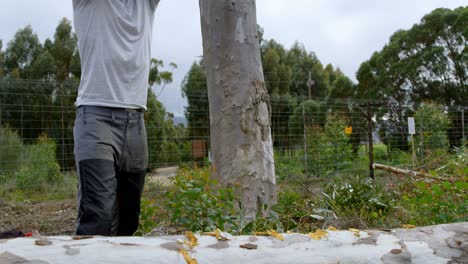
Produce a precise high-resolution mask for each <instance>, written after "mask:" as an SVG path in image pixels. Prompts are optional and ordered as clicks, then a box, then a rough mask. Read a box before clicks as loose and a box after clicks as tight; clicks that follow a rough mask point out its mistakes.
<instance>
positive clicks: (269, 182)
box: [200, 0, 277, 218]
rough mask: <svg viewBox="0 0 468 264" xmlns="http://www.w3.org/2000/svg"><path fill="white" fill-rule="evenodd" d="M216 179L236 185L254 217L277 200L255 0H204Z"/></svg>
mask: <svg viewBox="0 0 468 264" xmlns="http://www.w3.org/2000/svg"><path fill="white" fill-rule="evenodd" d="M200 11H201V25H202V36H203V51H204V63H205V70H206V76H207V83H208V94H209V104H210V119H211V149H212V153H213V165H214V168H213V172H214V173H213V177H214V178H216V179H217V180H218V181H219V182H220V183H222V184H224V185H231V186H233V187H235V189H236V191H237V192H238V194H239V195H240V202H241V204H242V207H243V208H244V209H245V210H246V215H247V217H248V218H253V217H254V216H255V214H256V213H257V212H260V210H261V208H262V207H263V205H266V206H270V205H273V204H275V203H276V201H277V194H276V177H275V167H274V161H273V144H272V139H271V132H270V103H269V96H268V91H267V89H266V87H265V82H264V77H263V71H262V63H261V57H260V47H259V39H258V35H257V18H256V3H255V0H217V1H213V0H200Z"/></svg>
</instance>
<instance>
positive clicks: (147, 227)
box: [134, 198, 158, 236]
mask: <svg viewBox="0 0 468 264" xmlns="http://www.w3.org/2000/svg"><path fill="white" fill-rule="evenodd" d="M140 207H141V208H140V210H141V211H140V224H139V225H138V230H137V231H136V232H135V234H134V235H135V236H143V235H145V234H148V233H149V232H151V231H152V230H153V229H155V228H156V227H157V226H158V223H157V222H156V219H155V218H154V216H155V214H156V211H157V206H156V201H154V200H152V199H146V198H143V199H141V206H140Z"/></svg>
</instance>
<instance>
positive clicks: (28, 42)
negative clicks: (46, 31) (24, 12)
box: [5, 25, 42, 78]
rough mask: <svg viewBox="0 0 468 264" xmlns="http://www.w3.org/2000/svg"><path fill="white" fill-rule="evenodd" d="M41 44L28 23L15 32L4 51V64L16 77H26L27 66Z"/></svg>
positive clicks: (27, 73) (30, 63) (31, 61)
mask: <svg viewBox="0 0 468 264" xmlns="http://www.w3.org/2000/svg"><path fill="white" fill-rule="evenodd" d="M41 49H42V45H41V43H40V42H39V38H38V36H37V34H36V33H34V32H33V29H32V27H31V26H30V25H28V26H26V27H25V28H23V29H20V30H18V31H17V32H16V34H15V36H14V38H13V39H12V40H11V41H10V42H9V43H8V47H7V49H6V51H5V66H6V68H7V70H8V72H9V73H10V74H12V76H13V77H16V78H21V77H22V78H28V77H29V72H28V70H29V67H30V66H31V65H32V63H33V62H34V60H35V59H36V58H37V56H38V55H39V54H40V53H41Z"/></svg>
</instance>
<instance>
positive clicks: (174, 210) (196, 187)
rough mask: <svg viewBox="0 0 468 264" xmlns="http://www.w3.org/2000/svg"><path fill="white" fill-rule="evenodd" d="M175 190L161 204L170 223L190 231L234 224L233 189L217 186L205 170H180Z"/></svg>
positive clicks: (230, 226) (227, 228)
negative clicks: (168, 216) (166, 212)
mask: <svg viewBox="0 0 468 264" xmlns="http://www.w3.org/2000/svg"><path fill="white" fill-rule="evenodd" d="M174 184H175V190H174V191H169V192H167V202H165V203H164V206H165V208H166V210H167V211H168V212H169V215H170V217H171V222H172V223H174V224H176V225H178V226H182V227H185V228H188V229H190V230H192V231H212V230H214V229H216V228H221V229H223V230H232V229H233V227H234V226H235V215H236V212H235V208H234V194H233V189H230V188H218V187H217V185H216V184H215V183H214V182H212V181H210V179H209V172H208V169H199V170H188V169H181V170H180V172H179V174H178V175H177V176H176V177H175V179H174Z"/></svg>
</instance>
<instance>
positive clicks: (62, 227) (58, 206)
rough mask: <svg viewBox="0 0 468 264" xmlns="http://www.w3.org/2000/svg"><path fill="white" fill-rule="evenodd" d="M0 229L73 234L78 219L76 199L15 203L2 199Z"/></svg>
mask: <svg viewBox="0 0 468 264" xmlns="http://www.w3.org/2000/svg"><path fill="white" fill-rule="evenodd" d="M0 212H1V214H0V231H8V230H12V229H18V230H21V231H23V232H24V233H26V232H31V231H35V230H37V231H39V233H40V234H43V235H71V234H72V233H73V231H74V226H75V219H76V212H77V211H76V200H74V199H69V200H63V201H47V202H38V203H30V202H21V203H13V202H7V201H3V200H0Z"/></svg>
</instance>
